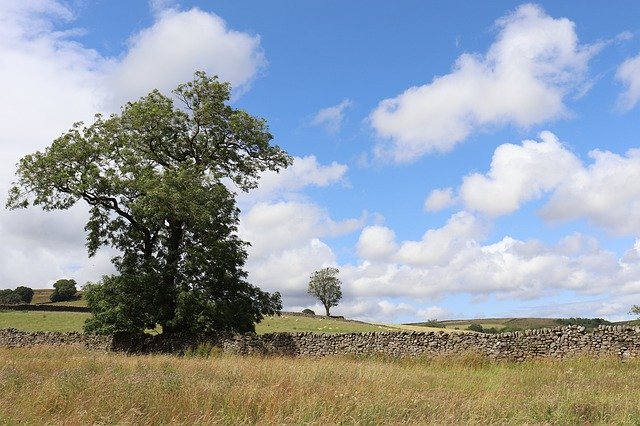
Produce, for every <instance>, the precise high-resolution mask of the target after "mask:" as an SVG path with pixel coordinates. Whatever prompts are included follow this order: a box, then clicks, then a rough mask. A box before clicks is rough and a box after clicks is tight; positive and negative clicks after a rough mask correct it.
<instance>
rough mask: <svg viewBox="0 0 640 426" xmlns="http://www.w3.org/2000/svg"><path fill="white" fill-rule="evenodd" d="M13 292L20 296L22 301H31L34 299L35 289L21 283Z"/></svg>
mask: <svg viewBox="0 0 640 426" xmlns="http://www.w3.org/2000/svg"><path fill="white" fill-rule="evenodd" d="M13 292H14V293H15V294H17V295H18V296H20V299H21V300H22V303H31V300H32V299H33V290H32V289H31V288H29V287H25V286H22V285H21V286H20V287H17V288H16V289H15V290H14V291H13Z"/></svg>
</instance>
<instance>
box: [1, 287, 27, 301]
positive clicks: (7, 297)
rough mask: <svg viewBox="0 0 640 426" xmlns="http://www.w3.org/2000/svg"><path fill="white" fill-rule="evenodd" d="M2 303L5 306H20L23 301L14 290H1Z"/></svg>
mask: <svg viewBox="0 0 640 426" xmlns="http://www.w3.org/2000/svg"><path fill="white" fill-rule="evenodd" d="M0 303H1V304H3V305H18V304H20V303H22V299H21V298H20V296H19V295H18V294H16V293H15V292H14V291H13V290H9V289H6V290H0Z"/></svg>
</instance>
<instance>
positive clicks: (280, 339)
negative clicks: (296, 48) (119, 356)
mask: <svg viewBox="0 0 640 426" xmlns="http://www.w3.org/2000/svg"><path fill="white" fill-rule="evenodd" d="M201 343H205V344H210V345H212V346H216V347H219V348H221V349H222V350H223V351H225V352H230V353H237V354H259V355H288V356H331V355H388V356H393V357H414V356H436V355H454V354H463V353H466V352H475V353H479V354H482V355H485V356H487V357H488V358H490V359H495V360H510V361H524V360H528V359H533V358H563V357H567V356H573V355H589V356H614V357H619V358H634V357H640V328H638V327H636V328H629V327H623V326H600V327H599V328H598V329H597V330H595V331H593V332H586V331H585V329H584V327H579V326H568V327H563V328H553V329H541V330H527V331H519V332H513V333H502V334H496V335H492V334H479V333H445V332H376V333H344V334H316V333H271V334H264V335H261V336H258V335H256V334H253V333H248V334H244V335H235V336H231V335H214V334H210V335H174V336H168V335H167V336H165V335H157V336H151V335H145V336H139V335H133V334H128V333H119V334H116V335H114V336H103V337H101V336H91V335H84V334H80V333H24V332H19V331H17V330H13V329H9V330H6V329H5V330H0V345H1V346H30V345H36V344H47V345H63V344H75V345H81V346H84V347H87V348H89V349H99V350H113V351H119V352H127V353H174V354H180V353H183V352H184V351H185V350H187V349H188V348H189V347H195V346H197V345H198V344H201Z"/></svg>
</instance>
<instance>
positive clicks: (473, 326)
mask: <svg viewBox="0 0 640 426" xmlns="http://www.w3.org/2000/svg"><path fill="white" fill-rule="evenodd" d="M467 330H469V331H476V332H478V333H484V328H482V326H481V325H480V324H476V323H472V324H471V325H469V327H467Z"/></svg>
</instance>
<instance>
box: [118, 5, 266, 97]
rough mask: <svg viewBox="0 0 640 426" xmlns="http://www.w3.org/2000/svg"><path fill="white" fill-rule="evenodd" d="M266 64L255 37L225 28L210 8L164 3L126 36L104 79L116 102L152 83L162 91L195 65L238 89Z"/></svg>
mask: <svg viewBox="0 0 640 426" xmlns="http://www.w3.org/2000/svg"><path fill="white" fill-rule="evenodd" d="M265 64H266V60H265V57H264V54H263V53H262V49H261V47H260V37H258V36H252V35H249V34H247V33H243V32H240V31H235V30H232V29H229V28H228V27H227V25H226V23H225V21H224V20H222V18H220V17H219V16H217V15H215V14H213V13H208V12H204V11H202V10H199V9H191V10H188V11H178V10H175V9H164V10H162V11H161V12H159V13H158V17H157V20H156V22H155V23H154V24H153V25H152V26H151V27H149V28H145V29H143V30H142V31H140V32H139V33H138V34H135V35H134V36H132V37H131V38H130V40H129V48H128V51H127V53H126V55H125V56H124V57H123V58H122V59H119V60H117V61H115V63H113V64H112V67H111V69H109V70H108V72H109V84H110V86H111V87H113V88H114V90H115V91H116V99H115V104H116V105H120V104H121V103H122V102H123V101H127V100H130V99H135V98H137V97H138V96H140V95H141V94H146V93H147V92H149V91H150V90H152V89H154V88H155V89H159V90H160V91H162V92H165V93H166V92H168V91H170V90H171V89H173V88H174V87H175V86H176V85H177V84H178V83H180V82H183V81H188V80H189V79H190V78H191V77H192V76H193V71H194V70H205V71H207V72H209V73H210V74H215V75H218V76H219V77H220V79H221V80H223V81H228V82H229V83H231V85H232V87H235V88H237V89H238V90H240V91H243V90H245V89H246V88H247V85H249V84H250V83H251V81H253V79H254V78H255V76H256V74H257V73H258V71H259V70H260V69H261V68H262V67H263V66H264V65H265ZM158 70H162V71H161V72H158Z"/></svg>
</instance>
